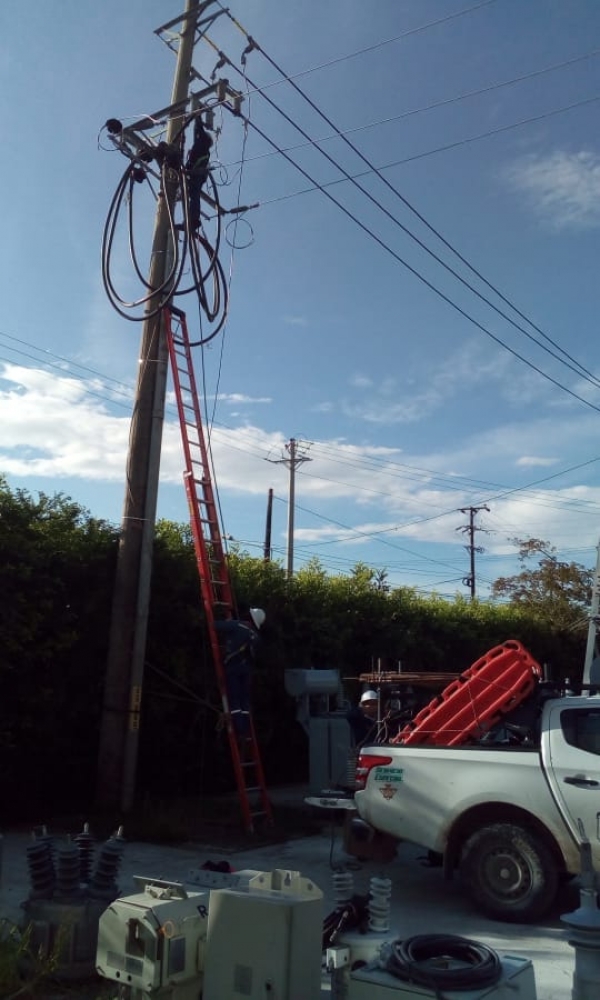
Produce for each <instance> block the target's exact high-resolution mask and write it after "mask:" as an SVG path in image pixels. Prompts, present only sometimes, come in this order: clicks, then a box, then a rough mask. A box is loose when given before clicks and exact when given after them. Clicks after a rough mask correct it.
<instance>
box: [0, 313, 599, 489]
mask: <svg viewBox="0 0 600 1000" xmlns="http://www.w3.org/2000/svg"><path fill="white" fill-rule="evenodd" d="M0 336H2V337H6V338H8V339H10V340H13V341H16V342H18V343H21V344H23V345H26V346H30V347H33V348H34V349H35V350H40V351H42V353H43V354H49V355H51V356H52V357H56V358H58V359H59V360H62V361H64V362H66V363H68V364H70V365H75V366H77V367H81V368H82V369H83V370H84V371H88V372H90V373H91V374H93V375H96V376H98V378H100V379H101V380H104V381H106V380H108V381H111V382H114V383H115V385H116V386H119V387H120V388H121V391H122V394H123V395H124V397H125V398H126V399H127V400H128V403H129V404H130V403H131V402H132V400H133V390H132V389H131V388H130V387H128V386H127V385H126V383H124V382H119V381H118V380H117V379H113V378H111V377H110V376H104V375H103V374H102V373H101V372H99V371H98V370H97V369H94V368H89V367H88V366H85V365H79V363H78V362H75V361H73V360H72V359H70V358H66V357H64V356H62V355H58V354H54V352H52V351H49V350H47V349H42V348H37V347H36V345H35V344H32V343H30V342H29V341H25V340H22V339H21V338H18V337H12V336H11V335H10V334H6V333H3V332H0ZM9 349H10V350H12V351H14V352H15V353H18V354H21V355H23V356H24V357H27V358H29V359H31V360H33V361H34V362H36V363H39V361H40V359H39V358H36V357H35V356H34V355H32V354H28V353H26V352H24V351H21V350H18V349H16V348H9ZM2 360H5V361H6V363H7V364H13V363H14V362H12V361H10V360H9V359H2ZM44 364H45V365H47V366H48V367H50V368H54V369H58V371H59V373H60V374H61V375H63V376H64V377H68V378H76V379H78V380H80V381H82V382H83V380H84V376H83V375H80V374H79V373H77V372H72V371H65V369H63V368H61V367H60V366H59V365H57V364H55V363H53V362H50V361H47V360H46V359H44ZM25 367H28V368H30V369H33V366H31V365H27V366H25ZM84 385H86V383H85V382H84ZM113 391H114V390H112V389H111V388H109V393H108V394H102V393H100V392H98V391H95V390H93V389H90V388H88V387H87V385H86V387H85V394H86V395H90V396H93V397H96V398H98V399H100V400H102V401H107V402H110V403H112V404H114V405H117V406H120V407H122V408H123V409H129V408H130V406H129V405H128V404H127V403H125V402H121V401H120V400H119V399H118V398H117V399H115V397H114V396H113V395H111V394H110V393H112V392H113ZM167 409H168V410H169V411H170V412H172V413H175V408H174V407H173V406H168V407H167ZM215 426H216V427H218V428H219V433H220V435H221V438H222V439H225V440H224V444H225V446H226V447H228V448H231V449H234V450H237V451H240V452H242V453H244V454H248V453H249V452H250V449H249V447H248V444H246V445H245V446H244V447H241V446H240V445H239V444H236V443H234V441H238V440H239V438H238V436H237V434H236V431H235V428H232V427H228V425H227V424H225V423H223V422H221V421H215ZM228 432H230V433H228ZM228 438H231V440H230V441H228V440H227V439H228ZM312 450H313V453H317V454H318V453H319V451H321V452H322V453H323V456H324V457H326V458H327V460H328V462H330V463H334V464H337V465H347V466H349V467H350V468H356V469H361V468H365V467H370V468H374V469H376V470H377V469H378V468H379V469H380V471H381V472H382V474H385V475H388V476H390V477H391V476H393V477H398V478H401V479H409V480H410V479H412V480H413V481H416V482H422V483H423V480H427V478H428V477H433V484H434V485H435V487H436V488H438V489H450V490H453V491H456V492H461V491H469V490H472V491H479V493H481V491H482V490H483V489H484V488H486V487H487V488H488V489H489V488H494V489H496V490H499V491H500V492H499V493H496V494H494V495H487V496H486V502H489V501H491V500H494V499H500V498H503V497H504V496H506V495H514V494H515V493H526V492H527V491H529V490H531V489H532V488H533V487H535V486H539V485H542V484H543V483H545V482H548V481H551V480H554V479H557V478H561V477H563V476H565V475H568V474H570V473H572V472H576V471H578V470H580V469H582V468H586V467H588V466H590V465H593V464H595V463H597V462H600V456H596V457H594V458H591V459H588V460H586V461H585V462H581V463H578V464H577V465H573V466H570V467H568V468H566V469H563V470H561V471H559V472H556V473H552V474H551V475H549V476H546V477H543V478H541V479H537V480H535V481H533V482H532V483H529V484H526V485H524V486H518V487H505V486H503V485H502V484H500V483H493V482H488V481H484V480H476V479H471V478H470V477H464V476H446V475H444V473H442V472H439V471H434V470H432V469H425V468H422V467H419V466H411V465H406V464H403V463H397V462H391V461H389V460H387V459H379V458H378V457H377V456H373V455H371V456H368V457H365V458H363V459H361V461H360V462H359V461H352V460H350V459H348V458H345V457H339V456H338V457H332V456H331V454H330V453H329V452H327V454H325V446H323V445H319V443H318V442H312ZM250 453H251V454H252V452H250ZM253 454H254V455H255V457H257V458H261V459H263V458H264V454H263V449H262V447H261V444H260V441H259V440H258V439H257V441H256V443H255V450H254V452H253ZM302 474H303V475H304V476H305V477H307V478H314V479H324V477H322V476H317V475H315V474H314V473H310V472H306V471H304V472H303V473H302ZM325 481H329V482H334V483H341V481H340V480H337V479H333V480H332V479H329V480H325ZM431 483H432V480H431V478H430V481H429V482H424V483H423V485H431ZM342 485H343V483H342ZM352 488H353V489H358V490H360V491H361V492H363V491H367V492H371V493H381V494H382V495H391V494H386V493H385V492H384V491H376V490H373V489H368V490H367V488H366V487H358V486H356V484H353V486H352ZM523 501H524V502H534V503H540V504H541V505H543V506H549V507H559V508H560V507H564V506H565V505H566V504H567V503H571V504H577V505H580V506H584V507H590V508H592V507H594V508H595V507H596V506H597V504H596V502H595V501H592V500H585V499H583V498H578V497H572V498H571V497H568V496H567V497H563V498H561V499H560V501H558V500H556V499H555V500H552V499H551V498H550V497H546V496H543V495H542V496H540V497H537V498H536V497H535V496H532V497H527V496H525V497H523Z"/></svg>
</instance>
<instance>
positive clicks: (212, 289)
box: [102, 115, 229, 346]
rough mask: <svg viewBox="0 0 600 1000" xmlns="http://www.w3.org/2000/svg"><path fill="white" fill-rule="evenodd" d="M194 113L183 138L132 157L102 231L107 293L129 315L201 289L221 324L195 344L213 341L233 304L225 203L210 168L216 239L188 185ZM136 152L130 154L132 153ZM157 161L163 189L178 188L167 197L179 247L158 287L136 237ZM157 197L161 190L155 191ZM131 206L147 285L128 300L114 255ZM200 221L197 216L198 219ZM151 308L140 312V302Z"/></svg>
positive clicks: (155, 310) (131, 244)
mask: <svg viewBox="0 0 600 1000" xmlns="http://www.w3.org/2000/svg"><path fill="white" fill-rule="evenodd" d="M195 117H196V116H195V115H194V116H190V117H189V118H188V119H186V122H185V123H184V126H183V127H182V128H181V129H180V131H179V133H178V135H177V141H176V142H175V143H172V144H170V145H167V144H166V143H159V145H158V146H156V147H153V148H152V150H151V151H149V154H148V156H147V157H144V156H140V157H131V158H130V162H129V163H128V165H127V168H126V169H125V171H124V173H123V176H122V177H121V179H120V181H119V183H118V185H117V189H116V191H115V193H114V195H113V197H112V200H111V203H110V207H109V211H108V215H107V218H106V222H105V226H104V232H103V237H102V280H103V284H104V288H105V291H106V294H107V297H108V299H109V301H110V303H111V305H112V306H113V308H114V309H116V311H117V312H118V313H119V315H121V316H123V317H124V318H125V319H128V320H133V321H141V320H147V319H149V318H151V317H153V316H156V315H158V314H159V313H160V311H161V310H162V309H163V308H164V307H165V306H166V305H168V303H169V302H170V301H171V299H172V298H173V297H174V296H182V295H187V294H189V293H190V292H195V293H196V295H197V297H198V302H199V306H200V311H201V313H204V314H205V316H206V318H207V320H208V322H209V323H211V324H216V326H213V327H212V329H210V331H209V332H208V333H207V334H206V336H204V335H203V336H202V337H201V338H200V339H199V340H197V341H194V342H193V343H192V344H191V346H199V345H202V344H206V343H208V341H210V340H212V339H213V337H215V336H216V335H217V333H219V331H220V330H221V329H222V328H223V325H224V324H225V321H226V319H227V314H228V308H229V289H228V284H227V279H226V277H225V273H224V271H223V267H222V265H221V262H220V259H219V250H220V244H221V238H222V222H221V214H222V212H221V208H220V204H219V195H218V190H217V186H216V183H215V181H214V178H213V176H212V174H211V172H210V170H209V171H208V176H207V179H206V186H207V187H208V188H209V190H210V195H209V201H210V202H212V204H213V205H214V208H215V212H214V219H215V220H216V232H215V235H214V245H212V244H211V242H210V240H209V239H208V238H207V236H206V233H205V230H204V227H203V225H202V224H201V226H200V227H198V228H192V224H191V222H190V193H189V189H188V171H187V169H186V167H185V165H184V162H183V153H182V150H183V132H184V131H185V127H187V125H189V124H191V123H192V122H193V121H194V119H195ZM128 155H130V154H128ZM151 161H155V163H156V164H158V166H159V169H160V184H161V190H162V191H163V192H164V191H166V190H169V189H170V190H171V191H172V192H175V194H174V197H167V198H166V199H165V204H166V207H167V213H168V227H169V235H170V242H171V246H172V248H173V254H172V260H171V261H170V264H169V269H168V273H167V274H166V275H165V277H164V279H163V280H162V281H161V283H160V285H159V286H158V287H153V286H152V285H151V284H150V282H149V281H148V280H147V278H146V277H145V276H144V274H143V273H142V268H141V266H140V264H139V260H138V255H137V250H136V246H135V239H134V208H133V205H134V194H135V190H136V188H137V185H138V184H139V183H144V182H146V183H150V180H149V174H150V173H152V175H153V176H157V171H156V170H153V171H151V170H150V167H149V163H150V162H151ZM155 197H156V194H155ZM178 203H180V207H181V212H182V215H183V221H182V222H181V223H178V222H176V220H175V208H176V205H177V204H178ZM125 205H126V206H127V209H126V210H127V215H128V248H129V256H130V259H131V263H132V265H133V270H134V272H135V275H136V278H137V279H138V281H139V282H140V284H141V285H142V288H143V293H142V294H141V295H140V296H139V297H138V298H135V299H132V300H127V299H126V298H124V297H123V296H122V295H120V294H119V292H118V291H117V289H116V286H115V283H114V281H113V276H112V271H111V257H112V251H113V244H114V240H115V232H116V228H117V224H118V220H119V218H120V216H121V213H122V211H123V210H124V207H125ZM195 225H197V222H196V224H195ZM186 265H188V267H189V270H190V272H191V278H192V281H191V283H190V285H189V287H186V288H183V287H181V285H182V280H181V279H182V277H183V274H184V271H185V269H186ZM142 307H145V311H144V312H143V313H140V311H139V310H140V308H142Z"/></svg>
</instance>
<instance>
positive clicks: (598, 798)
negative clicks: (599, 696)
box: [542, 699, 600, 864]
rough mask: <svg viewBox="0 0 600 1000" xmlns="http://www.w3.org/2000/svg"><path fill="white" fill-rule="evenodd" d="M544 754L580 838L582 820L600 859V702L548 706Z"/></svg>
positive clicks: (556, 793) (554, 788)
mask: <svg viewBox="0 0 600 1000" xmlns="http://www.w3.org/2000/svg"><path fill="white" fill-rule="evenodd" d="M542 747H543V757H544V761H545V763H546V765H547V777H548V781H549V783H550V787H551V789H552V792H553V794H554V796H555V798H556V800H557V802H558V805H559V808H560V809H561V812H562V813H563V815H564V817H565V820H566V822H567V824H568V826H569V828H570V829H571V831H572V833H573V834H574V836H575V837H576V839H577V840H580V839H581V834H580V831H579V820H581V822H582V823H583V826H584V829H585V835H586V836H587V838H588V840H589V841H590V844H591V846H592V851H593V854H594V861H595V863H596V864H597V863H598V861H599V860H600V701H598V700H596V699H594V700H590V701H589V704H588V705H586V704H585V703H584V700H583V699H581V700H578V702H577V707H575V706H573V707H569V706H568V704H565V705H561V704H559V703H558V704H556V705H551V706H549V716H548V728H547V730H546V731H545V732H544V734H543V742H542Z"/></svg>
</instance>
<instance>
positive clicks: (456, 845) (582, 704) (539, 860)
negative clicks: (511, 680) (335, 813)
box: [347, 694, 600, 921]
mask: <svg viewBox="0 0 600 1000" xmlns="http://www.w3.org/2000/svg"><path fill="white" fill-rule="evenodd" d="M509 719H510V716H507V717H506V719H505V720H503V722H502V723H501V724H499V725H498V726H497V727H496V729H495V730H492V731H491V732H489V733H488V734H487V735H486V736H485V737H484V739H483V740H481V741H480V742H478V743H473V742H471V743H470V744H468V745H463V746H458V747H452V746H418V745H417V746H414V745H410V746H403V745H401V744H390V743H388V744H385V745H377V746H369V747H364V748H363V749H362V750H361V751H360V753H359V756H358V765H357V783H356V792H355V796H354V801H355V806H356V810H357V812H358V817H360V819H359V818H358V817H356V818H355V819H354V820H353V825H354V827H355V830H354V833H355V836H353V837H351V838H350V841H351V843H352V844H354V846H355V848H356V849H354V848H353V847H350V848H348V846H347V849H349V850H350V851H351V852H352V853H356V854H358V855H359V856H360V855H361V852H362V853H363V855H364V853H365V849H366V841H368V839H369V837H370V838H373V837H375V838H376V837H377V836H381V835H388V836H390V835H391V836H392V837H394V838H396V839H397V840H399V841H408V842H411V843H413V844H418V845H421V846H422V847H424V848H426V849H427V850H428V851H429V852H431V856H432V857H435V858H436V859H439V860H440V861H441V862H442V863H443V865H444V869H445V873H446V875H447V876H448V877H451V876H452V874H453V873H454V871H455V870H457V869H458V870H459V872H460V875H461V877H462V879H463V881H464V884H465V887H466V889H467V891H468V893H469V895H470V897H471V898H472V900H473V901H474V902H475V904H476V905H477V906H478V907H479V908H480V909H481V910H482V911H483V912H485V913H486V914H487V915H488V916H492V917H495V918H498V919H501V920H509V921H527V920H534V919H536V918H538V917H540V916H541V915H542V914H543V913H544V912H546V911H547V910H548V908H549V907H550V906H551V904H552V902H553V900H554V898H555V895H556V892H557V888H558V886H559V883H560V881H561V879H564V878H566V877H569V876H570V875H576V874H578V873H579V871H580V863H581V862H580V844H581V841H582V837H583V836H585V837H587V839H588V840H589V842H590V844H591V852H592V863H593V865H594V868H595V869H596V870H597V871H600V695H598V694H592V695H589V696H583V695H581V696H578V697H575V696H565V697H551V696H547V697H546V698H545V699H544V698H543V697H541V698H540V697H538V699H537V702H536V705H535V709H534V711H533V713H532V715H531V721H530V725H529V726H528V725H526V724H523V721H522V717H521V722H520V724H518V725H515V724H511V722H510V721H507V720H509ZM363 837H364V838H365V843H362V844H361V843H360V840H362V838H363Z"/></svg>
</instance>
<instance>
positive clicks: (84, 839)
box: [75, 823, 95, 885]
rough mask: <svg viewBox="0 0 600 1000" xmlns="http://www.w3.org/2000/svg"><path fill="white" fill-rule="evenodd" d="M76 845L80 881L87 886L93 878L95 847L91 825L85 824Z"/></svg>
mask: <svg viewBox="0 0 600 1000" xmlns="http://www.w3.org/2000/svg"><path fill="white" fill-rule="evenodd" d="M75 843H76V844H77V850H78V852H79V881H80V882H82V883H83V884H84V885H87V884H88V882H89V881H90V880H91V877H92V868H93V865H94V846H95V844H94V838H93V837H92V835H91V833H90V825H89V823H84V826H83V830H82V832H81V833H78V834H77V836H76V837H75Z"/></svg>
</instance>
